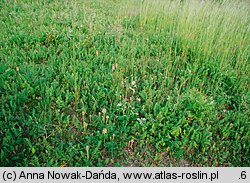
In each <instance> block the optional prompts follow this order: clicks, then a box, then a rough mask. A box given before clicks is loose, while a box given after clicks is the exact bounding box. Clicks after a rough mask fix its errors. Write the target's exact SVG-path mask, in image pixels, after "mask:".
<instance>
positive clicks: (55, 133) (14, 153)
mask: <svg viewBox="0 0 250 183" xmlns="http://www.w3.org/2000/svg"><path fill="white" fill-rule="evenodd" d="M0 9H1V18H0V20H1V21H0V27H1V28H0V30H1V33H2V34H1V40H0V47H1V51H0V60H1V62H0V64H1V65H0V94H1V97H0V104H1V112H0V127H1V128H0V129H1V130H0V135H1V138H0V146H1V161H0V164H1V165H2V166H131V165H132V164H133V165H134V166H184V164H183V163H182V162H186V161H188V164H189V165H193V166H197V165H198V166H221V165H224V166H249V165H250V156H249V154H250V153H249V149H250V148H249V142H250V139H249V136H250V134H249V133H250V130H249V116H250V114H249V61H250V60H249V59H250V56H249V55H250V48H249V46H250V45H249V42H250V29H249V28H250V14H249V12H250V11H249V9H250V5H249V3H247V2H240V1H239V2H232V1H222V2H221V3H216V2H214V1H206V2H203V3H202V2H200V1H196V0H193V1H181V2H180V1H151V0H147V1H134V0H129V1H115V0H109V1H105V2H104V1H101V0H95V1H60V0H57V1H45V0H44V1H35V2H34V1H32V2H31V1H30V0H26V1H21V2H19V1H18V2H14V1H13V2H12V1H11V2H9V1H1V3H0ZM156 9H157V11H155V10H156ZM86 146H88V147H89V150H88V152H86ZM87 153H89V157H88V156H87ZM131 162H133V163H131ZM185 164H187V163H185Z"/></svg>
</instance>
